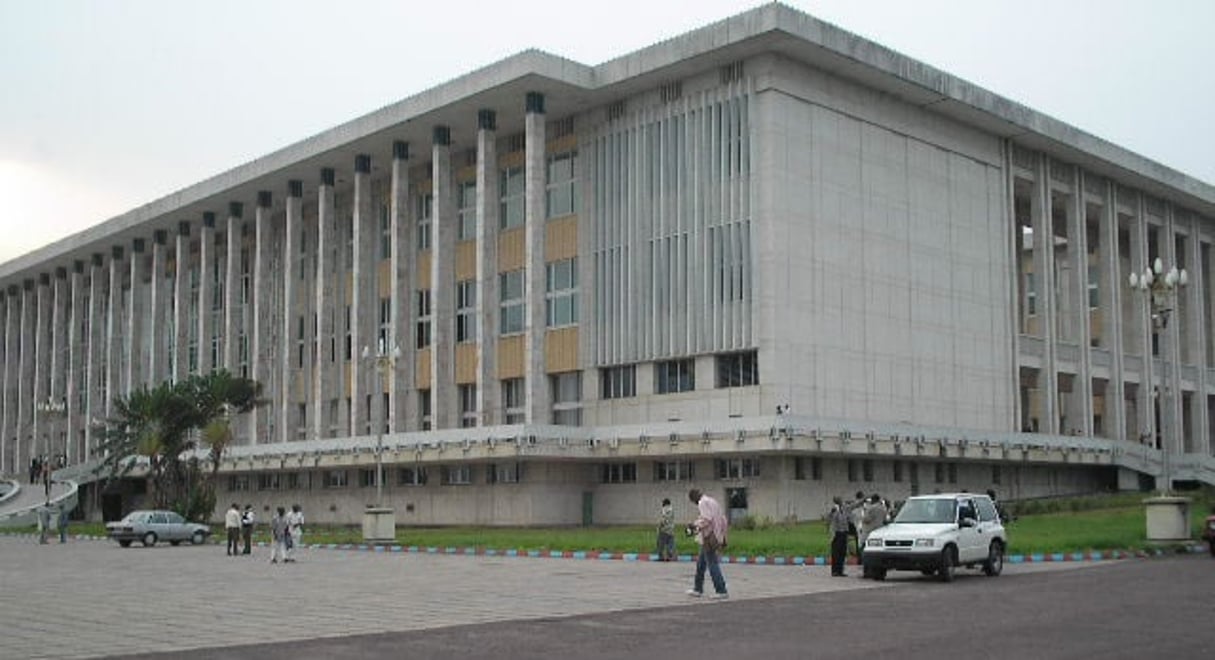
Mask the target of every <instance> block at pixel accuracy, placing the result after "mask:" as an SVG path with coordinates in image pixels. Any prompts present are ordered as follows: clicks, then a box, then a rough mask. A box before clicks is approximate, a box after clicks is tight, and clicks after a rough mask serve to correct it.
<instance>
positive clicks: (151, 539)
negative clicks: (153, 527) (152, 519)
mask: <svg viewBox="0 0 1215 660" xmlns="http://www.w3.org/2000/svg"><path fill="white" fill-rule="evenodd" d="M154 545H156V534H154V533H152V532H148V533H147V534H144V535H143V547H145V548H150V547H152V546H154Z"/></svg>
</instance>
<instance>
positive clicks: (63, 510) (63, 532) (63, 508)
mask: <svg viewBox="0 0 1215 660" xmlns="http://www.w3.org/2000/svg"><path fill="white" fill-rule="evenodd" d="M70 513H71V512H70V511H69V510H68V508H67V505H66V504H60V505H59V542H60V543H67V530H68V515H69V514H70Z"/></svg>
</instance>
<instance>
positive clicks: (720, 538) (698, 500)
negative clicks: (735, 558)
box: [688, 488, 730, 599]
mask: <svg viewBox="0 0 1215 660" xmlns="http://www.w3.org/2000/svg"><path fill="white" fill-rule="evenodd" d="M688 499H689V500H691V501H692V503H693V504H695V505H696V508H697V510H698V511H699V513H700V515H699V516H698V517H697V518H696V522H694V523H692V525H693V526H694V527H695V529H696V542H697V543H699V544H700V554H699V556H698V557H697V558H696V579H695V580H694V582H693V583H692V588H691V589H689V590H688V595H689V596H694V597H700V595H701V594H703V593H704V586H705V569H706V568H708V569H709V577H710V578H712V579H713V591H714V592H716V593H714V594H713V595H711V596H709V598H714V599H726V598H729V597H730V594H729V593H727V592H726V578H725V577H724V576H723V575H722V574H721V565H720V564H719V563H718V558H717V553H718V551H719V550H721V549H722V548H724V547H726V532H727V530H728V529H729V526H730V524H729V522H728V521H727V520H726V514H725V513H724V512H723V511H722V509H721V504H719V503H718V502H717V500H715V499H713V498H712V497H709V496H708V495H705V494H704V493H702V492H700V490H699V489H697V488H693V489H692V490H690V491H688Z"/></svg>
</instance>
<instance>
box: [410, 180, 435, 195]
mask: <svg viewBox="0 0 1215 660" xmlns="http://www.w3.org/2000/svg"><path fill="white" fill-rule="evenodd" d="M414 189H415V190H417V194H419V195H429V194H430V193H431V191H432V190H434V189H435V182H434V181H432V180H431V179H426V180H425V181H419V182H417V183H416V184H414Z"/></svg>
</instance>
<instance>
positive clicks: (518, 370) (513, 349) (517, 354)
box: [497, 335, 526, 380]
mask: <svg viewBox="0 0 1215 660" xmlns="http://www.w3.org/2000/svg"><path fill="white" fill-rule="evenodd" d="M497 358H498V379H499V380H502V379H505V378H523V376H524V374H525V373H526V369H524V368H523V335H514V336H511V337H503V338H501V339H499V340H498V354H497Z"/></svg>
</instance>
